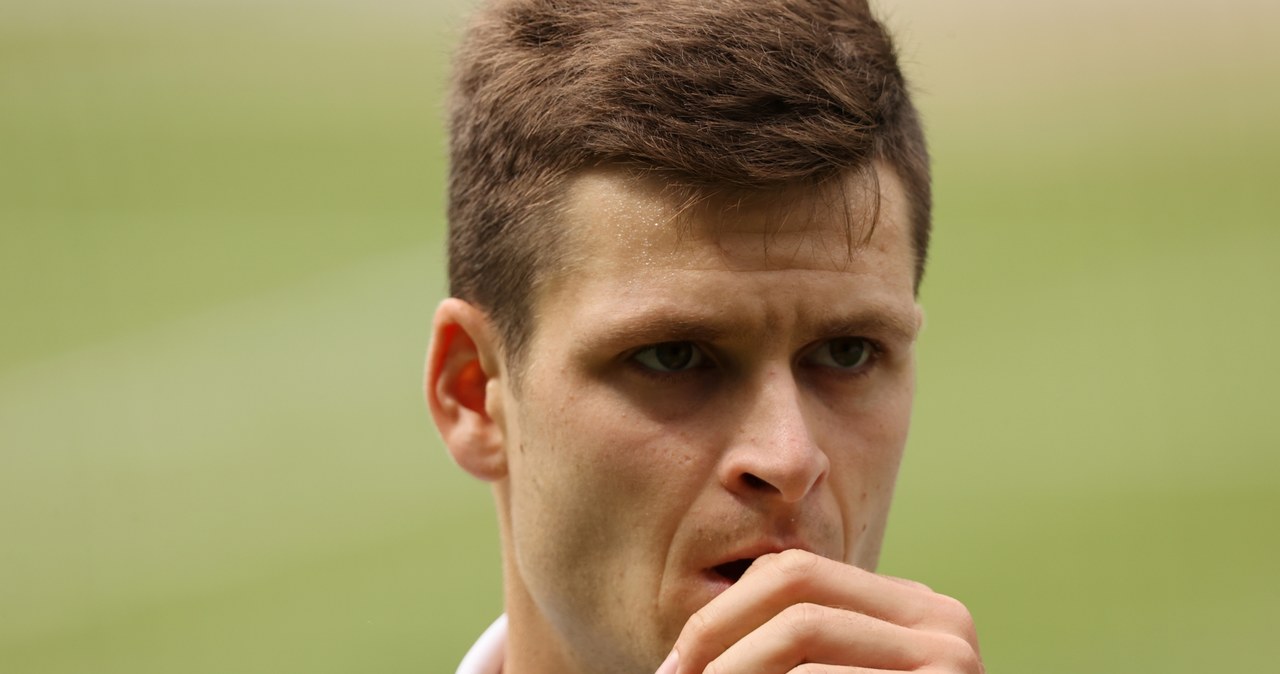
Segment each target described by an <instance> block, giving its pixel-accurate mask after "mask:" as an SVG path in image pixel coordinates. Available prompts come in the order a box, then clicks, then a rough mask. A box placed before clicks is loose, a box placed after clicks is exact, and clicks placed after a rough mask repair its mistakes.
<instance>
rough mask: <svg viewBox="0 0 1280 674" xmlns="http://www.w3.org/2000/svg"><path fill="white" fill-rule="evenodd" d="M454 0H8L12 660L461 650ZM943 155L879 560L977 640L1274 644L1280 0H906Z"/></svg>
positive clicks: (249, 664)
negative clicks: (449, 290) (447, 405)
mask: <svg viewBox="0 0 1280 674" xmlns="http://www.w3.org/2000/svg"><path fill="white" fill-rule="evenodd" d="M467 4H468V3H466V2H464V1H463V0H458V1H457V2H453V3H447V4H441V3H432V2H429V1H424V2H416V3H414V2H405V1H404V0H366V1H365V2H353V1H347V2H340V1H339V0H314V1H311V2H302V1H301V0H265V1H264V0H258V1H252V0H182V1H180V2H173V1H170V2H163V1H161V0H113V1H112V2H110V3H97V2H88V1H87V0H60V1H47V2H36V1H35V0H18V1H17V2H16V3H15V2H13V1H12V0H11V1H10V2H8V3H4V4H2V5H0V308H2V309H3V329H2V330H0V672H4V673H5V674H8V673H11V672H12V673H15V674H37V673H38V674H62V673H72V672H74V673H77V674H79V673H95V674H96V673H104V674H105V673H125V672H128V673H130V674H141V673H157V674H158V673H161V672H165V673H168V672H187V673H192V674H197V673H204V672H209V673H214V672H219V673H221V672H237V673H258V672H261V673H264V674H265V673H272V674H278V673H293V672H297V673H302V672H308V673H312V672H316V673H322V672H351V671H378V672H385V673H392V672H405V673H409V672H447V671H452V668H453V666H454V665H455V664H456V662H457V660H458V658H459V657H460V656H461V654H462V652H464V651H465V649H466V648H467V647H468V646H469V645H470V643H471V641H472V640H473V639H474V637H475V636H476V635H477V634H478V633H479V632H480V630H481V629H483V627H484V626H485V625H487V624H488V622H489V621H490V620H491V619H492V618H493V617H494V616H495V615H496V614H497V613H498V612H499V611H500V610H501V601H500V587H499V585H500V579H499V572H498V559H497V555H498V545H497V540H496V526H495V524H494V521H493V513H492V506H491V505H490V504H489V495H488V492H487V490H486V488H485V487H483V486H482V485H479V484H476V483H473V482H472V481H470V480H469V479H468V478H466V477H465V476H464V474H463V473H462V472H461V471H460V470H458V469H456V468H455V467H453V466H452V464H451V463H450V462H449V460H448V459H447V457H446V455H445V454H444V452H443V450H442V449H441V448H440V446H439V442H438V440H437V438H436V436H435V434H434V431H433V430H432V427H431V425H430V422H429V420H428V417H427V415H426V413H425V411H424V409H423V406H422V403H421V395H420V391H419V379H420V371H421V361H422V353H423V349H424V347H425V344H426V340H427V335H428V326H429V320H430V315H431V312H432V309H433V308H434V304H435V302H436V301H438V299H439V298H440V297H441V296H442V287H443V286H442V279H443V263H442V258H441V252H440V249H441V245H440V241H441V236H442V231H443V228H444V223H443V220H442V212H443V171H444V138H443V135H442V121H441V120H442V117H443V113H442V104H441V93H442V91H443V87H444V84H443V83H444V78H445V75H444V73H445V67H446V64H447V59H448V53H449V49H450V45H451V44H452V42H453V41H454V38H455V35H456V33H457V29H458V26H459V24H460V22H461V18H460V17H462V16H463V15H464V14H465V11H466V6H467ZM881 7H882V10H883V14H884V15H885V16H886V17H887V19H888V21H889V23H890V24H891V25H892V26H893V27H895V29H896V30H897V32H898V33H899V34H900V41H901V44H902V51H903V56H904V59H905V62H906V66H907V68H908V70H909V71H910V72H911V73H912V74H913V76H914V77H915V81H916V83H917V85H918V89H919V90H920V93H919V103H920V105H921V107H922V109H923V111H924V113H925V116H926V120H927V123H928V127H929V130H930V134H931V138H932V144H933V151H934V158H935V169H936V185H937V187H936V189H937V214H936V221H937V233H936V239H935V241H936V243H935V248H934V253H933V261H932V266H931V268H930V271H929V273H928V277H927V280H926V284H925V287H924V291H923V298H924V301H925V304H926V307H927V310H928V312H929V323H928V328H927V330H926V333H925V335H924V338H923V341H922V344H921V346H920V358H921V361H922V370H921V372H922V374H921V382H920V394H919V401H918V407H917V415H916V425H915V429H914V431H913V436H912V441H911V447H910V450H909V455H908V459H907V462H906V465H905V467H904V471H903V475H902V481H901V483H900V487H899V497H898V501H897V504H896V506H895V511H894V515H893V520H892V525H891V527H890V534H889V538H888V541H887V544H886V545H887V548H886V553H885V558H884V562H883V565H882V567H881V570H883V571H885V572H887V573H891V574H895V575H902V576H908V577H913V578H918V579H920V580H923V581H925V582H927V583H929V584H930V585H932V586H934V587H935V588H937V589H939V590H941V591H944V592H947V593H949V594H953V595H956V596H958V597H960V598H962V599H964V600H966V602H967V603H968V604H969V605H970V607H971V608H972V609H973V611H974V612H975V614H976V616H977V618H978V621H979V628H980V632H981V636H982V640H983V648H984V652H985V654H986V656H987V660H988V666H989V669H990V670H991V671H992V672H1040V673H1048V672H1081V671H1107V672H1204V671H1267V670H1270V669H1272V668H1274V665H1273V664H1272V662H1271V661H1272V659H1273V656H1272V655H1271V650H1272V649H1271V645H1272V644H1271V641H1272V639H1273V636H1272V635H1273V632H1274V631H1275V628H1276V627H1277V626H1280V623H1278V622H1277V620H1276V618H1275V607H1276V606H1277V605H1280V581H1278V580H1277V569H1278V568H1280V534H1278V533H1277V532H1278V531H1280V527H1277V525H1276V523H1275V522H1276V519H1277V514H1278V513H1280V456H1278V455H1277V454H1278V452H1277V451H1276V450H1277V449H1280V430H1277V424H1276V421H1275V418H1273V417H1271V414H1272V413H1273V408H1274V407H1276V405H1277V403H1280V392H1278V391H1277V388H1276V383H1275V382H1276V380H1277V378H1278V377H1280V356H1278V355H1277V349H1276V348H1275V347H1273V345H1272V342H1273V340H1274V335H1275V334H1276V333H1277V331H1278V330H1280V301H1278V300H1277V291H1280V272H1278V271H1277V262H1278V258H1280V228H1277V226H1276V225H1277V213H1280V198H1278V197H1277V190H1276V188H1275V186H1274V185H1273V183H1275V182H1276V181H1277V179H1280V121H1278V120H1280V86H1277V82H1280V6H1277V5H1276V4H1275V3H1271V2H1262V1H1260V0H1259V1H1248V0H1228V1H1225V2H1222V3H1217V4H1213V5H1211V6H1210V5H1205V4H1203V3H1192V2H1189V1H1186V0H1177V1H1174V2H1155V1H1154V0H1151V1H1147V2H1132V1H1130V2H1101V1H1100V0H1086V1H1082V2H1065V1H1062V2H1048V3H1027V2H1014V1H1012V0H974V1H971V2H963V3H957V2H947V1H945V0H926V1H921V2H906V1H905V0H902V1H898V2H886V3H882V4H881Z"/></svg>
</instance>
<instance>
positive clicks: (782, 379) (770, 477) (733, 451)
mask: <svg viewBox="0 0 1280 674" xmlns="http://www.w3.org/2000/svg"><path fill="white" fill-rule="evenodd" d="M762 379H763V381H762V382H761V384H760V385H758V386H757V387H755V390H754V393H755V395H754V396H753V399H752V401H751V404H748V405H744V406H743V408H742V409H743V410H744V414H743V415H742V417H741V422H740V427H739V431H738V433H736V434H735V435H734V437H733V439H732V442H731V444H730V446H729V448H728V451H727V452H726V453H725V456H724V458H723V460H722V461H721V465H720V470H719V473H720V475H719V477H720V482H721V484H723V485H724V486H725V488H726V489H728V490H729V491H731V492H733V493H734V494H737V495H739V496H742V497H744V498H756V499H758V498H762V497H763V498H771V499H779V500H781V501H783V502H786V503H797V502H799V501H801V500H803V499H804V498H805V497H806V496H808V495H809V493H810V492H812V491H813V490H814V488H815V487H817V486H818V485H819V484H821V482H822V480H823V478H824V477H826V475H827V470H828V469H829V468H830V465H831V464H830V461H829V460H828V458H827V455H826V453H825V452H823V451H822V448H821V447H819V446H818V443H817V441H816V439H815V437H814V434H813V430H812V428H811V427H810V422H809V420H808V419H806V418H805V414H804V409H803V400H802V399H801V391H800V389H799V387H798V386H797V385H796V381H795V378H794V376H793V375H792V373H791V372H790V369H789V368H786V369H785V370H781V369H780V370H776V371H771V372H767V373H765V374H764V375H762Z"/></svg>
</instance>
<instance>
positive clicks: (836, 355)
mask: <svg viewBox="0 0 1280 674" xmlns="http://www.w3.org/2000/svg"><path fill="white" fill-rule="evenodd" d="M875 354H876V347H875V344H872V343H871V340H869V339H867V338H865V337H837V338H835V339H829V340H827V341H825V342H823V343H822V344H820V345H818V348H816V349H814V350H813V351H811V352H809V356H808V359H809V361H810V362H812V363H814V364H815V365H821V366H823V367H833V368H836V369H839V370H856V369H859V368H861V367H864V366H866V364H867V363H869V362H871V359H872V358H873V357H875Z"/></svg>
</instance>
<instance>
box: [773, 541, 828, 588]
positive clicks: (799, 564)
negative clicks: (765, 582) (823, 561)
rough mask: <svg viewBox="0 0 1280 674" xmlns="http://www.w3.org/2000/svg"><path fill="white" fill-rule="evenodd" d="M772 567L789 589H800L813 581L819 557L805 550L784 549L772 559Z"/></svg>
mask: <svg viewBox="0 0 1280 674" xmlns="http://www.w3.org/2000/svg"><path fill="white" fill-rule="evenodd" d="M771 562H772V563H771V568H772V569H773V571H774V573H776V574H778V576H780V577H781V579H782V583H783V585H784V586H786V587H787V588H788V589H799V588H802V587H805V586H807V585H808V584H809V583H810V582H812V578H813V574H814V571H815V570H816V569H817V564H818V558H817V557H816V556H815V555H813V554H811V553H808V552H805V551H803V550H783V551H782V552H779V553H778V554H777V555H776V556H775V557H774V558H773V559H772V560H771Z"/></svg>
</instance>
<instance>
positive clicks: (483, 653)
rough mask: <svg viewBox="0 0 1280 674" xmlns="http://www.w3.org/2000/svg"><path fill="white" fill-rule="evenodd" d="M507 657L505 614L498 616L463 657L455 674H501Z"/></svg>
mask: <svg viewBox="0 0 1280 674" xmlns="http://www.w3.org/2000/svg"><path fill="white" fill-rule="evenodd" d="M506 655H507V614H505V613H504V614H502V615H501V616H498V619H497V620H495V621H493V624H492V625H490V626H489V629H487V630H485V631H484V633H483V634H481V635H480V638H479V639H476V643H475V645H473V646H472V647H471V650H469V651H467V654H466V655H465V656H463V658H462V662H461V663H460V664H459V665H458V673H457V674H502V661H503V660H504V659H505V658H506Z"/></svg>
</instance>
